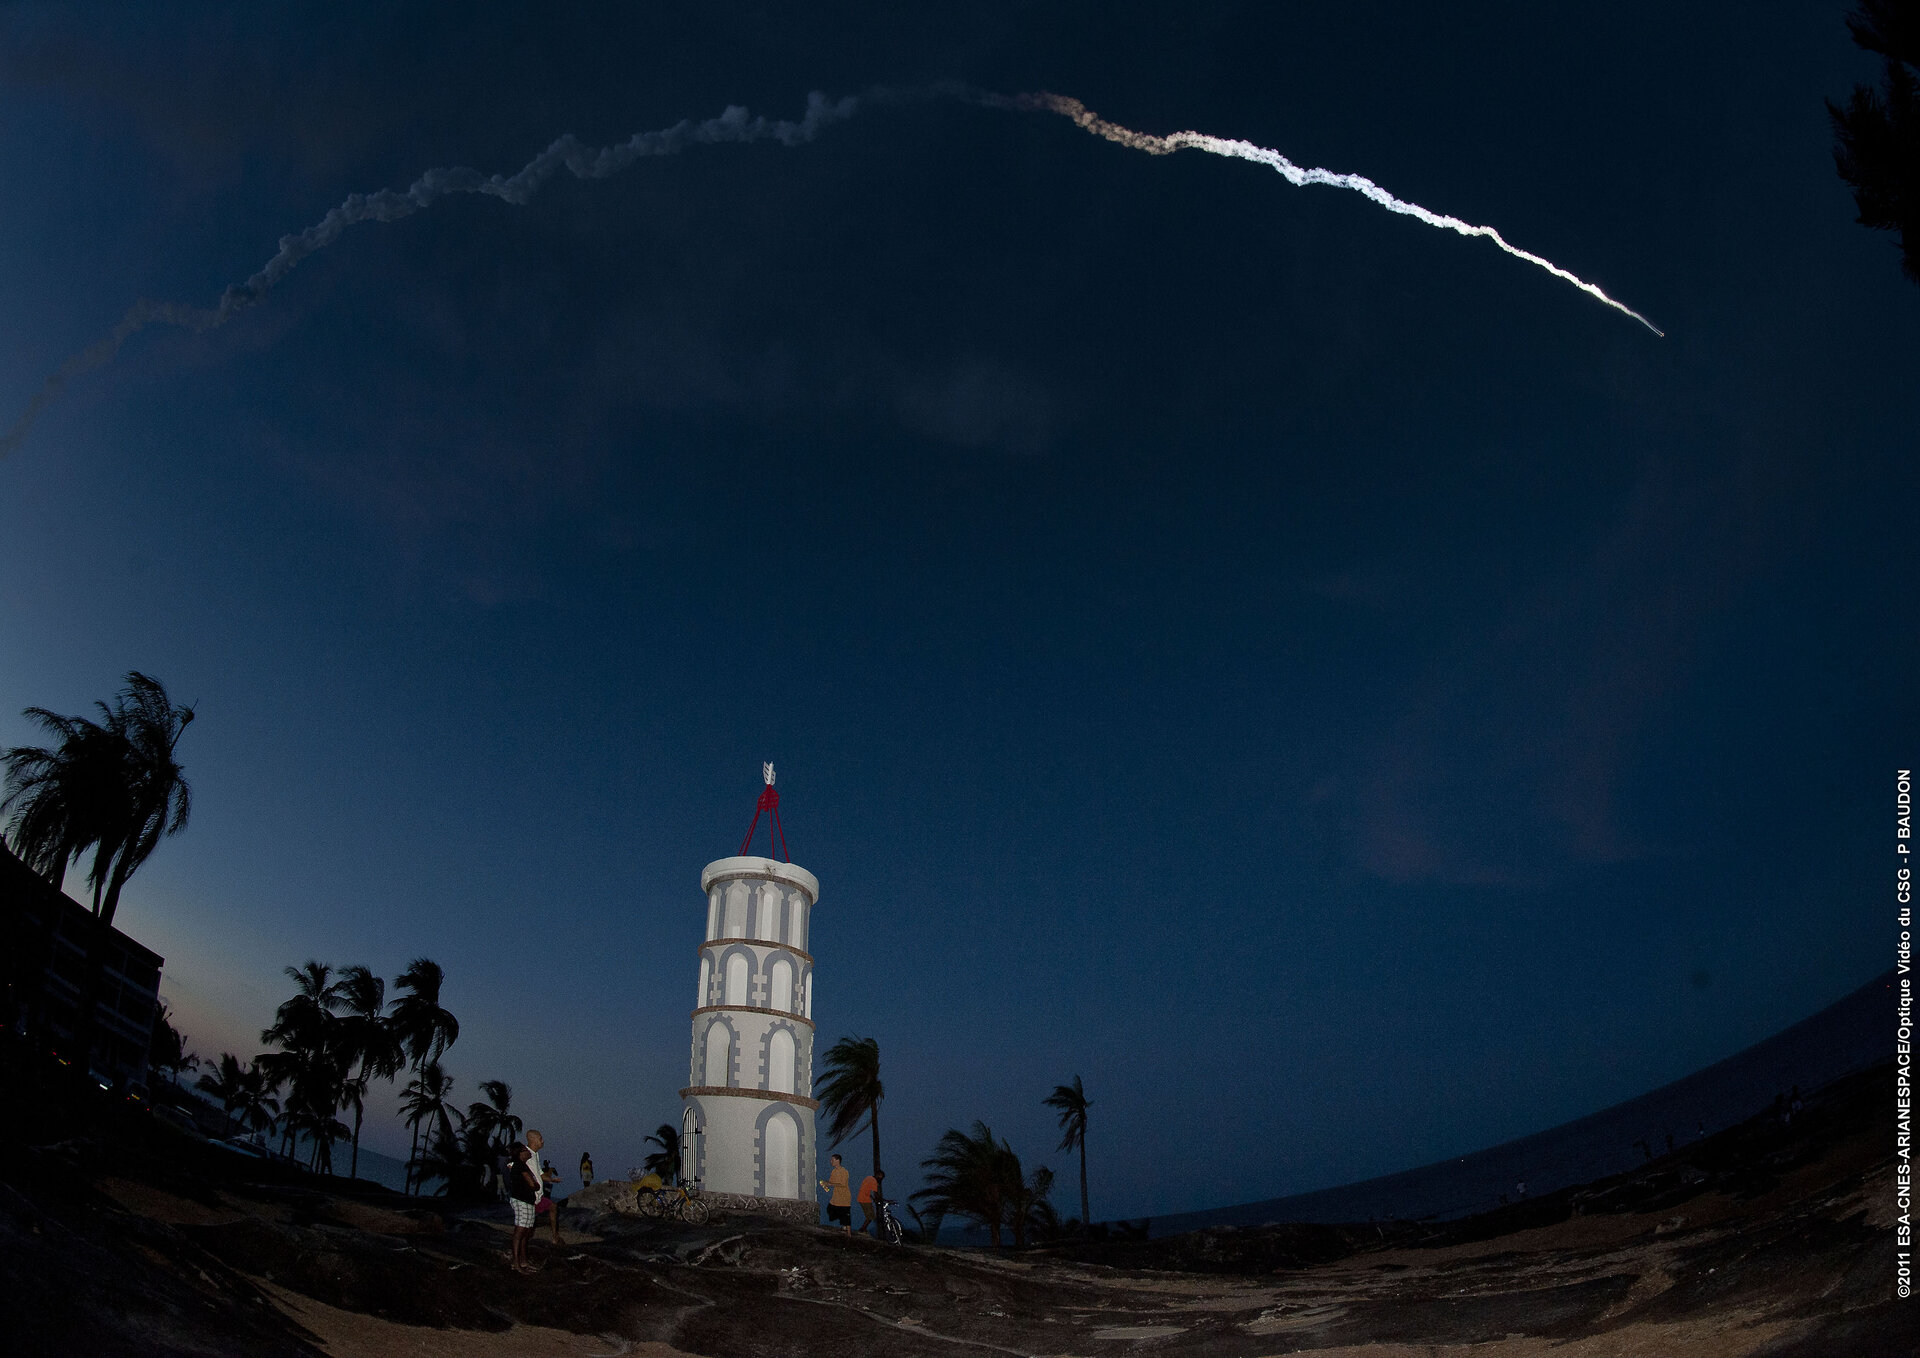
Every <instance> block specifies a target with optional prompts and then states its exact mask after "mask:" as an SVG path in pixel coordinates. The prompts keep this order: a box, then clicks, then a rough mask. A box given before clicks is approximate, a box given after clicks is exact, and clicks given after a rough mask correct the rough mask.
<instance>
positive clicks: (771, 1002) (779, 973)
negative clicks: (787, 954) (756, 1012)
mask: <svg viewBox="0 0 1920 1358" xmlns="http://www.w3.org/2000/svg"><path fill="white" fill-rule="evenodd" d="M767 1008H769V1009H778V1010H780V1011H781V1012H782V1013H784V1014H791V1013H792V1012H793V963H791V962H789V961H788V960H787V959H786V958H784V957H776V958H774V959H773V969H772V971H771V972H770V973H769V974H768V977H767Z"/></svg>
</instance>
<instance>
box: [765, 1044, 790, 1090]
mask: <svg viewBox="0 0 1920 1358" xmlns="http://www.w3.org/2000/svg"><path fill="white" fill-rule="evenodd" d="M767 1088H768V1089H771V1090H773V1091H775V1092H776V1093H780V1094H791V1093H793V1029H791V1028H775V1029H774V1030H773V1032H772V1033H771V1034H769V1035H768V1037H767Z"/></svg>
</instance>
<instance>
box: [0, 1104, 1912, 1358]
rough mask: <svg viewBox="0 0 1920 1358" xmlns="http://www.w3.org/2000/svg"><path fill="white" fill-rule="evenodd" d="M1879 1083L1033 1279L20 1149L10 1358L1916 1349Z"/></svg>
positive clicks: (1569, 1355)
mask: <svg viewBox="0 0 1920 1358" xmlns="http://www.w3.org/2000/svg"><path fill="white" fill-rule="evenodd" d="M1891 1108H1892V1098H1891V1090H1890V1082H1889V1080H1888V1078H1887V1077H1886V1075H1885V1074H1884V1073H1876V1074H1874V1075H1871V1076H1867V1077H1860V1078H1857V1079H1855V1080H1853V1081H1850V1082H1846V1083H1844V1084H1842V1085H1841V1086H1837V1087H1836V1088H1835V1089H1833V1090H1829V1091H1827V1093H1826V1094H1825V1095H1824V1096H1823V1097H1822V1098H1821V1099H1818V1100H1815V1101H1813V1102H1812V1103H1810V1105H1809V1107H1808V1108H1807V1110H1806V1111H1805V1113H1804V1114H1803V1115H1802V1116H1801V1117H1800V1118H1799V1119H1796V1121H1795V1123H1794V1125H1792V1126H1783V1125H1781V1124H1780V1122H1779V1121H1778V1120H1777V1119H1772V1118H1762V1119H1756V1120H1755V1121H1754V1122H1753V1123H1750V1124H1747V1125H1746V1126H1744V1127H1740V1128H1735V1129H1733V1130H1732V1131H1729V1132H1727V1133H1723V1134H1722V1135H1721V1136H1718V1137H1714V1138H1711V1139H1709V1140H1707V1141H1704V1142H1700V1143H1698V1144H1697V1145H1695V1146H1693V1147H1690V1148H1687V1149H1686V1150H1684V1151H1682V1152H1680V1153H1678V1154H1675V1155H1671V1156H1668V1157H1665V1158H1663V1159H1660V1160H1655V1161H1652V1162H1650V1163H1648V1164H1647V1165H1645V1166H1643V1168H1642V1169H1641V1170H1640V1171H1639V1172H1637V1173H1635V1174H1631V1175H1623V1176H1620V1177H1619V1178H1616V1179H1613V1180H1609V1181H1606V1182H1604V1183H1601V1184H1597V1185H1590V1186H1587V1187H1586V1188H1584V1189H1582V1190H1579V1191H1577V1192H1571V1191H1570V1192H1567V1193H1562V1194H1556V1195H1554V1196H1553V1197H1550V1198H1545V1199H1540V1200H1537V1201H1529V1202H1525V1203H1519V1204H1516V1205H1514V1206H1512V1207H1509V1208H1505V1209H1502V1210H1501V1211H1500V1212H1498V1213H1493V1214H1488V1215H1487V1216H1483V1217H1477V1218H1470V1219H1468V1220H1465V1221H1461V1222H1454V1223H1446V1224H1438V1225H1436V1224H1425V1225H1422V1224H1418V1223H1372V1224H1360V1225H1346V1226H1328V1227H1312V1226H1275V1227H1266V1228H1258V1229H1247V1230H1219V1231H1208V1232H1199V1233H1195V1234H1192V1235H1187V1236H1178V1237H1174V1238H1172V1239H1169V1240H1165V1241H1115V1242H1111V1243H1105V1242H1102V1243H1095V1244H1090V1245H1085V1246H1056V1247H1050V1248H1045V1249H1036V1250H1032V1251H1028V1252H1025V1253H1022V1254H1018V1255H995V1254H991V1253H988V1252H983V1251H976V1250H955V1249H929V1248H922V1247H917V1246H906V1247H901V1248H887V1247H883V1246H880V1245H878V1244H875V1243H873V1242H871V1241H868V1240H864V1239H855V1240H848V1239H847V1238H845V1237H844V1236H841V1235H839V1234H837V1233H833V1232H828V1231H825V1230H822V1229H819V1228H815V1227H799V1226H789V1225H780V1224H773V1223H766V1222H758V1221H753V1220H749V1219H739V1220H716V1221H714V1222H713V1223H711V1224H709V1225H707V1226H705V1227H701V1228H698V1229H694V1228H688V1227H681V1226H673V1225H665V1224H661V1223H656V1222H651V1221H646V1220H641V1219H635V1218H633V1217H631V1216H628V1215H624V1214H620V1213H615V1212H611V1211H607V1210H604V1209H601V1210H595V1211H587V1210H582V1209H578V1208H576V1209H573V1210H571V1211H569V1213H568V1214H567V1217H566V1218H565V1219H563V1225H564V1227H565V1230H564V1234H563V1237H562V1240H561V1242H560V1243H559V1244H558V1245H555V1244H554V1243H553V1242H552V1240H551V1237H550V1236H549V1235H548V1234H547V1232H546V1230H545V1228H544V1225H543V1228H542V1232H541V1234H540V1235H539V1236H538V1237H537V1239H536V1243H535V1245H534V1259H535V1262H536V1263H538V1264H540V1265H541V1269H540V1272H539V1273H538V1274H537V1275H535V1276H531V1277H521V1276H518V1275H516V1274H514V1273H512V1272H511V1271H510V1270H509V1269H508V1267H507V1261H506V1253H505V1252H506V1246H507V1230H506V1218H505V1213H504V1211H503V1210H501V1209H498V1208H482V1209H477V1210H474V1211H468V1212H447V1211H443V1210H440V1209H439V1208H438V1207H437V1206H435V1205H432V1204H429V1205H428V1206H417V1205H415V1204H414V1203H412V1202H410V1201H408V1200H405V1199H402V1198H399V1197H397V1196H395V1195H392V1194H388V1193H385V1192H384V1191H381V1190H373V1189H364V1188H362V1189H356V1190H354V1191H351V1192H349V1191H345V1190H343V1189H341V1188H340V1187H339V1186H338V1185H337V1184H335V1185H328V1184H326V1183H325V1182H324V1181H318V1180H312V1179H307V1178H305V1177H304V1176H298V1175H295V1174H291V1173H289V1172H287V1171H284V1170H272V1169H270V1167H263V1166H260V1165H258V1164H257V1163H255V1162H247V1161H244V1160H240V1159H238V1158H237V1157H232V1156H229V1155H226V1154H223V1153H219V1152H215V1151H212V1150H210V1149H207V1148H202V1147H185V1146H183V1145H182V1144H174V1143H170V1142H169V1141H167V1140H166V1139H165V1138H160V1137H146V1138H144V1139H143V1138H140V1137H129V1136H126V1135H117V1136H108V1137H105V1138H101V1139H72V1140H67V1141H62V1142H56V1143H54V1144H42V1145H20V1146H11V1147H6V1148H4V1155H3V1156H0V1279H3V1280H4V1283H5V1286H6V1295H7V1296H8V1298H9V1299H10V1302H11V1305H10V1307H9V1321H8V1324H7V1325H6V1327H5V1330H4V1332H0V1348H4V1349H5V1350H6V1351H8V1352H12V1353H24V1354H85V1355H118V1354H141V1355H171V1354H180V1355H186V1354H194V1355H206V1356H208V1358H217V1356H221V1355H234V1356H235V1358H238V1356H239V1355H248V1356H249V1358H253V1356H255V1355H260V1356H267V1355H275V1356H277V1355H288V1356H289V1358H290V1356H291V1355H296V1354H297V1355H308V1356H309V1358H311V1356H312V1355H320V1354H328V1355H333V1358H361V1356H363V1355H364V1356H365V1358H387V1356H388V1355H401V1354H407V1355H426V1356H427V1358H454V1355H461V1356H462V1358H465V1356H467V1355H475V1356H477V1358H535V1356H536V1355H540V1356H544V1355H556V1356H557V1355H568V1356H569V1358H587V1355H614V1354H632V1355H640V1356H649V1355H650V1356H652V1358H665V1356H666V1355H673V1354H694V1355H708V1356H709V1358H747V1356H748V1355H767V1356H768V1358H772V1356H774V1355H793V1356H795V1358H798V1356H799V1355H866V1354H873V1355H881V1354H885V1355H922V1354H925V1355H935V1354H938V1355H942V1356H943V1358H957V1356H958V1355H964V1354H969V1353H971V1354H976V1355H981V1354H990V1353H1007V1354H1020V1355H1069V1354H1072V1355H1085V1356H1087V1358H1095V1356H1097V1355H1109V1354H1134V1353H1139V1354H1156V1355H1158V1354H1169V1355H1176V1354H1177V1355H1196V1356H1199V1355H1205V1356H1207V1358H1212V1356H1214V1355H1219V1356H1220V1358H1241V1356H1243V1355H1245V1356H1248V1358H1250V1356H1251V1355H1264V1354H1283V1353H1295V1352H1313V1353H1315V1354H1317V1355H1321V1358H1348V1356H1349V1355H1351V1356H1353V1358H1358V1356H1359V1355H1367V1358H1413V1355H1431V1354H1445V1355H1474V1356H1476V1358H1477V1356H1479V1355H1488V1356H1489V1358H1490V1356H1492V1355H1500V1356H1501V1358H1530V1356H1531V1355H1546V1354H1548V1353H1549V1352H1551V1353H1552V1354H1554V1355H1557V1356H1560V1358H1599V1356H1600V1355H1636V1356H1638V1355H1655V1356H1657V1355H1666V1354H1673V1355H1683V1354H1684V1355H1690V1356H1698V1358H1718V1356H1719V1355H1726V1356H1728V1358H1731V1356H1732V1355H1766V1356H1767V1358H1816V1356H1818V1358H1827V1356H1828V1355H1847V1356H1848V1358H1878V1356H1879V1355H1895V1354H1898V1355H1912V1354H1915V1353H1916V1352H1920V1313H1917V1312H1915V1311H1913V1310H1911V1309H1909V1307H1910V1305H1911V1303H1903V1302H1898V1301H1896V1300H1895V1299H1894V1297H1893V1290H1892V1268H1893V1245H1892V1239H1891V1225H1892V1219H1893V1210H1894V1208H1893V1194H1892V1185H1891V1180H1892V1156H1891V1147H1892V1131H1891Z"/></svg>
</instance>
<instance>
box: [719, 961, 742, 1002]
mask: <svg viewBox="0 0 1920 1358" xmlns="http://www.w3.org/2000/svg"><path fill="white" fill-rule="evenodd" d="M746 1002H747V955H746V954H745V953H739V952H736V953H730V954H729V955H728V957H727V995H726V999H725V1001H724V1003H727V1004H745V1003H746Z"/></svg>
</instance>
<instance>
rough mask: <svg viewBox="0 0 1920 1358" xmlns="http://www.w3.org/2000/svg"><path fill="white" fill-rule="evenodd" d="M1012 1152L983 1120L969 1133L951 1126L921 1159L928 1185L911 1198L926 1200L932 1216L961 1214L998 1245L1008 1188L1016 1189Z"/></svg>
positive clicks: (1017, 1166)
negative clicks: (1009, 1159) (1010, 1160)
mask: <svg viewBox="0 0 1920 1358" xmlns="http://www.w3.org/2000/svg"><path fill="white" fill-rule="evenodd" d="M1012 1156H1013V1150H1012V1148H1011V1147H1009V1146H1008V1145H1007V1144H1006V1143H1005V1142H1004V1141H996V1140H995V1139H994V1136H993V1129H992V1128H991V1127H989V1126H987V1124H986V1123H984V1122H975V1123H974V1124H973V1133H972V1135H968V1134H967V1133H965V1132H962V1131H960V1130H958V1129H957V1128H953V1129H949V1130H948V1131H947V1133H946V1134H945V1135H944V1136H942V1137H941V1138H940V1140H939V1143H938V1144H937V1145H935V1147H934V1150H933V1154H932V1155H930V1156H928V1157H927V1158H926V1159H924V1160H922V1161H921V1162H920V1168H921V1169H923V1170H925V1171H926V1172H927V1186H926V1187H925V1188H922V1189H920V1190H919V1191H918V1192H916V1193H914V1194H913V1195H912V1196H913V1200H914V1201H915V1202H924V1203H926V1204H927V1205H928V1207H929V1208H930V1209H931V1214H932V1215H934V1216H936V1217H946V1216H955V1215H957V1216H963V1217H966V1218H968V1219H969V1220H971V1221H973V1222H976V1223H978V1224H979V1225H981V1226H984V1227H986V1229H987V1233H988V1234H989V1235H990V1236H991V1237H992V1239H993V1243H994V1246H995V1247H996V1248H997V1247H998V1246H999V1244H1000V1232H1001V1229H1002V1227H1004V1226H1005V1225H1006V1222H1007V1208H1008V1201H1007V1195H1008V1189H1009V1188H1010V1187H1011V1188H1016V1189H1017V1188H1018V1186H1019V1185H1020V1182H1021V1180H1020V1162H1019V1159H1018V1158H1017V1157H1015V1158H1014V1159H1013V1164H1012V1166H1011V1169H1012V1174H1011V1176H1009V1173H1008V1169H1009V1166H1008V1165H1007V1159H1008V1157H1012Z"/></svg>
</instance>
